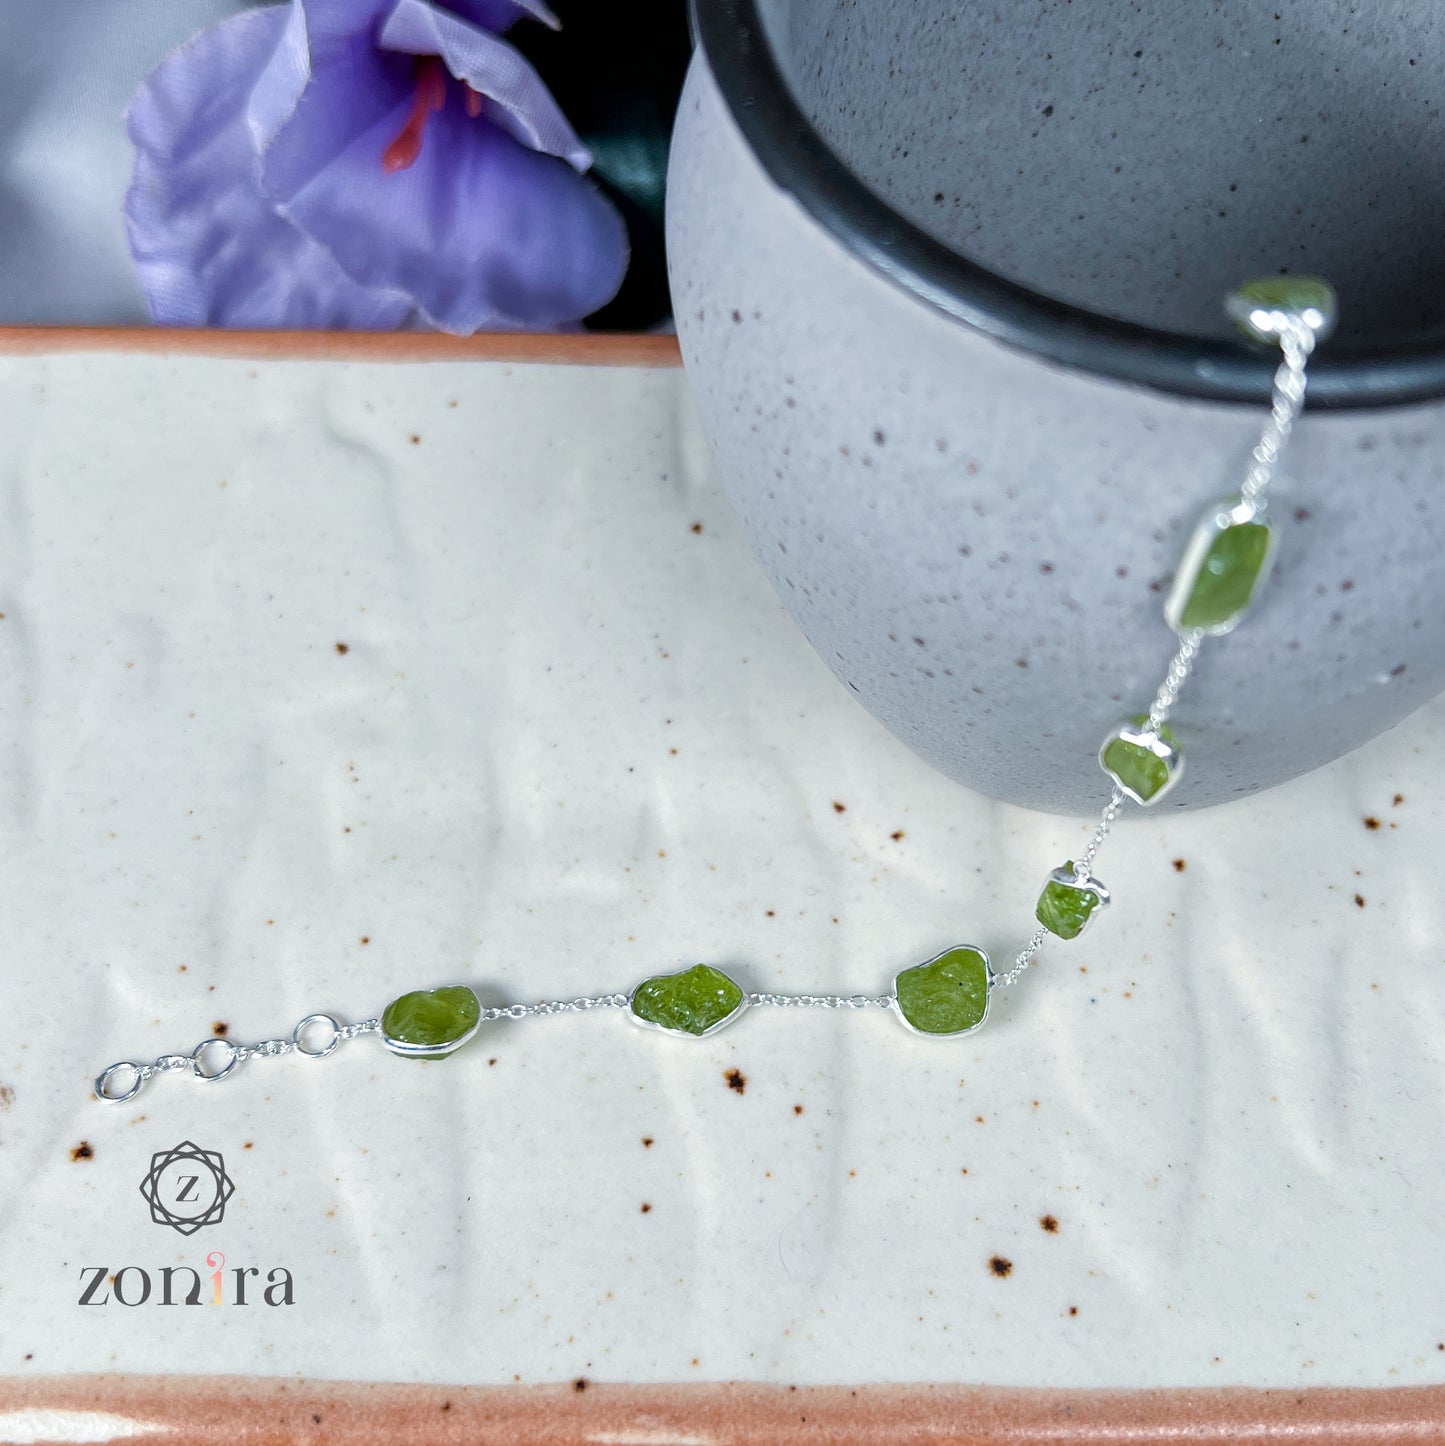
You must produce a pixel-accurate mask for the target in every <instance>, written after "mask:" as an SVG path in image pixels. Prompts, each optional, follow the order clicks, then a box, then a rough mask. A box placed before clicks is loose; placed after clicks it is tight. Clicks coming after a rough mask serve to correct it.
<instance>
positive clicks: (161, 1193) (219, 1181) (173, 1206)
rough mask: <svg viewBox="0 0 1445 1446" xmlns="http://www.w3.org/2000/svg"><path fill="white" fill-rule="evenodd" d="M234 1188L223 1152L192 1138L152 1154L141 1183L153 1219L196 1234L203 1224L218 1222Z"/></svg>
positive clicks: (186, 1233) (158, 1222)
mask: <svg viewBox="0 0 1445 1446" xmlns="http://www.w3.org/2000/svg"><path fill="white" fill-rule="evenodd" d="M235 1190H236V1187H235V1185H234V1184H232V1183H231V1177H230V1176H229V1175H228V1174H226V1162H225V1161H224V1160H223V1159H222V1158H221V1156H220V1152H219V1151H217V1150H203V1149H201V1147H200V1146H199V1145H193V1144H192V1143H191V1142H190V1141H189V1140H182V1141H181V1143H180V1144H179V1145H177V1146H176V1147H175V1148H174V1149H171V1150H161V1151H159V1152H157V1153H156V1154H154V1155H152V1156H151V1167H150V1169H149V1170H147V1171H146V1177H145V1179H144V1180H142V1181H141V1186H140V1192H141V1194H142V1195H144V1196H145V1198H146V1203H147V1204H148V1205H149V1206H150V1207H151V1219H152V1220H154V1221H155V1222H156V1224H157V1225H169V1226H170V1227H171V1229H172V1230H179V1231H180V1233H181V1234H182V1235H194V1234H195V1233H196V1231H197V1230H199V1229H200V1228H201V1227H202V1226H203V1225H219V1224H220V1222H221V1220H222V1218H223V1217H224V1216H225V1213H226V1201H227V1200H229V1199H230V1198H231V1196H232V1195H233V1194H234V1193H235Z"/></svg>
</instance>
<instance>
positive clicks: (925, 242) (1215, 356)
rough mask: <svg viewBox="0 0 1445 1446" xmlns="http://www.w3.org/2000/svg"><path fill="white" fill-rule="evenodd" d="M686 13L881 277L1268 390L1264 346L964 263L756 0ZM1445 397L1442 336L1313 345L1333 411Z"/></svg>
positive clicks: (1026, 328) (1106, 358) (1155, 364)
mask: <svg viewBox="0 0 1445 1446" xmlns="http://www.w3.org/2000/svg"><path fill="white" fill-rule="evenodd" d="M693 7H694V23H695V26H696V31H697V35H698V38H699V40H700V42H701V44H702V48H703V50H704V51H705V52H706V55H707V60H708V65H709V67H710V68H711V70H712V73H713V75H714V77H715V78H716V80H717V84H718V88H719V90H720V91H721V92H722V95H723V98H724V100H725V101H726V103H727V105H728V108H729V110H730V111H731V112H732V116H733V119H734V120H735V121H736V122H737V125H738V128H739V129H740V130H741V131H742V133H743V135H744V137H745V138H746V140H747V142H748V145H749V146H750V147H751V148H752V151H753V153H754V154H755V155H756V156H757V158H758V160H759V161H760V162H761V163H762V165H763V168H764V169H765V170H766V171H767V173H768V175H769V176H771V177H772V179H773V181H774V182H775V183H776V184H777V185H778V186H779V187H781V188H782V189H783V190H784V191H787V192H788V193H790V194H791V195H792V196H794V197H795V198H796V199H797V201H798V202H799V203H800V204H801V205H802V206H803V208H804V209H805V210H806V211H807V212H808V213H809V214H810V215H811V216H812V217H813V218H814V220H816V221H817V222H818V223H819V224H820V225H821V226H822V227H823V228H824V230H826V231H827V232H829V234H830V235H832V236H833V237H834V238H835V239H836V240H837V241H839V242H841V243H842V245H843V246H845V247H846V248H847V249H848V250H849V251H851V252H852V253H853V254H854V255H855V256H857V257H858V258H859V259H860V260H861V261H863V262H865V263H866V264H867V265H868V266H869V267H871V268H872V269H873V270H874V271H876V272H877V273H878V274H879V275H881V276H883V277H884V278H886V279H887V280H888V281H891V282H892V283H894V284H895V285H896V286H899V287H901V288H902V289H903V290H904V291H907V292H910V293H911V294H912V295H914V296H916V297H918V298H919V299H920V300H922V301H924V302H926V303H928V305H930V306H932V307H934V308H935V309H936V310H938V311H940V312H942V313H943V314H944V315H945V316H948V317H951V318H952V319H953V320H955V321H958V322H960V323H962V324H963V325H964V326H967V327H969V328H971V329H972V330H974V331H977V332H981V333H982V334H983V335H985V336H989V337H993V338H994V339H995V340H997V341H1000V342H1003V343H1004V344H1006V345H1008V346H1012V347H1017V348H1019V349H1021V350H1023V351H1028V352H1032V353H1034V354H1035V355H1037V356H1040V357H1044V358H1046V359H1047V360H1049V361H1052V362H1058V363H1060V364H1061V365H1063V366H1066V367H1074V368H1077V369H1078V370H1080V371H1086V372H1093V373H1095V374H1096V375H1099V376H1106V377H1114V378H1117V379H1118V380H1120V381H1125V382H1136V383H1139V384H1141V385H1143V386H1148V387H1153V388H1155V389H1157V390H1159V391H1165V392H1173V393H1176V394H1178V395H1180V396H1186V397H1201V398H1207V399H1210V400H1215V401H1230V402H1257V401H1259V400H1260V399H1261V398H1264V397H1267V396H1268V395H1269V388H1270V378H1271V376H1272V374H1273V371H1274V366H1275V361H1274V357H1273V355H1272V354H1271V353H1270V352H1269V351H1267V350H1266V349H1264V348H1263V347H1254V346H1252V345H1250V344H1249V343H1248V342H1246V341H1244V340H1243V339H1241V340H1240V341H1239V342H1231V341H1226V340H1216V339H1213V338H1209V337H1198V336H1189V335H1187V334H1185V333H1183V332H1174V331H1158V330H1155V329H1154V328H1152V327H1147V326H1140V325H1137V324H1136V323H1133V322H1127V321H1119V320H1116V319H1114V318H1113V317H1108V316H1101V315H1099V314H1097V313H1095V312H1091V311H1086V310H1084V309H1083V308H1082V307H1077V306H1070V305H1068V304H1067V303H1065V302H1062V301H1056V300H1054V299H1053V298H1052V297H1049V296H1045V295H1043V294H1042V293H1040V292H1037V291H1030V290H1029V289H1028V288H1027V287H1024V286H1019V285H1018V284H1017V283H1015V282H1012V281H1008V280H1006V279H1005V278H1004V277H1002V276H998V275H996V274H995V273H994V272H992V271H989V270H987V269H986V268H984V267H982V266H978V265H976V264H975V263H973V262H971V261H968V260H966V259H965V258H964V257H962V256H960V255H959V254H958V253H957V252H956V251H952V250H950V249H949V248H948V247H947V246H945V245H943V244H942V243H941V242H939V241H936V240H934V238H933V237H931V236H929V235H928V234H927V232H925V231H923V230H921V229H920V228H919V227H917V226H915V225H913V223H912V222H911V221H908V220H906V219H905V218H904V217H903V216H901V215H900V214H899V213H898V212H897V211H895V210H894V209H893V208H892V207H891V206H889V205H888V204H887V203H886V202H885V201H883V200H881V199H880V198H879V197H878V196H877V195H875V194H874V193H873V192H872V191H871V190H869V189H868V187H867V186H866V185H864V184H863V182H862V181H860V180H859V179H858V177H857V176H855V175H854V174H853V172H852V171H850V170H849V169H848V167H847V166H846V165H844V163H843V162H842V161H841V160H840V159H839V158H838V156H837V155H836V154H835V153H834V152H833V151H832V150H831V149H830V148H829V146H828V144H827V142H826V141H824V140H823V138H822V136H820V135H819V134H818V132H817V131H816V130H815V129H814V127H813V125H812V123H811V122H810V121H809V120H808V118H807V117H806V116H805V115H804V114H803V112H802V110H801V109H800V108H799V106H798V103H797V102H796V101H795V100H794V99H793V95H792V92H791V91H790V90H789V89H788V84H787V81H786V80H785V79H784V78H783V73H782V70H781V69H780V68H779V66H778V62H777V60H776V58H775V57H774V55H773V52H772V48H771V46H770V45H769V43H768V39H767V35H766V32H765V31H764V29H763V25H762V21H761V17H760V16H759V15H758V7H757V0H693ZM1440 396H1445V348H1442V346H1441V345H1440V344H1439V343H1429V342H1425V343H1409V344H1403V345H1399V346H1391V347H1371V348H1338V349H1336V348H1334V347H1331V346H1326V347H1324V348H1322V350H1321V352H1320V355H1319V357H1318V359H1317V360H1316V361H1314V362H1312V363H1311V365H1310V387H1309V400H1310V403H1311V404H1312V406H1315V407H1329V408H1331V409H1335V410H1342V409H1346V408H1354V407H1381V406H1391V405H1397V404H1400V403H1403V402H1418V401H1426V400H1430V399H1433V398H1436V397H1440Z"/></svg>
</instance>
